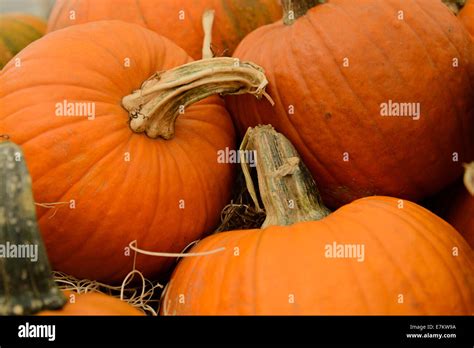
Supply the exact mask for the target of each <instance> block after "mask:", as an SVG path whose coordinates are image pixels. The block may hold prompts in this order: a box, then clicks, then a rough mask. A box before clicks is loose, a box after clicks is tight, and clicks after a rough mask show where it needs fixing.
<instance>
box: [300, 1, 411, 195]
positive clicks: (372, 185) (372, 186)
mask: <svg viewBox="0 0 474 348" xmlns="http://www.w3.org/2000/svg"><path fill="white" fill-rule="evenodd" d="M333 5H334V4H333ZM333 8H337V6H333ZM344 13H345V12H344ZM346 15H347V16H348V14H346ZM303 18H304V17H303ZM306 18H307V20H308V22H309V23H310V24H311V27H312V28H313V31H314V32H315V33H316V35H317V36H318V37H319V39H320V40H319V42H321V43H322V45H323V46H324V48H325V51H326V52H327V53H328V56H330V57H331V58H332V60H333V61H334V64H335V66H336V67H337V69H336V71H337V72H338V75H340V76H341V78H342V79H341V81H344V83H345V85H346V87H347V90H348V91H350V93H351V94H352V95H353V97H354V100H356V101H357V102H358V104H359V105H360V106H361V108H362V109H364V110H365V113H366V114H368V115H370V114H371V113H370V110H369V108H368V106H367V105H366V103H365V102H363V100H362V98H361V97H360V96H359V94H358V93H356V91H355V90H354V87H353V83H352V82H350V81H349V79H348V78H347V76H346V75H345V74H344V72H343V71H342V70H341V67H340V65H339V64H337V63H336V62H337V60H336V58H335V57H334V54H333V51H332V50H331V48H330V45H328V44H327V42H326V39H325V38H324V35H322V34H321V31H320V29H319V28H318V27H317V25H316V24H315V23H314V21H313V19H312V17H310V16H306ZM359 32H360V33H361V35H363V36H364V37H365V38H367V41H368V42H370V43H372V45H374V46H376V45H375V43H374V42H373V41H372V40H371V39H370V38H368V37H367V36H368V35H367V34H366V33H362V31H359ZM378 50H379V51H381V49H380V48H378ZM383 55H385V54H384V53H383ZM392 65H393V64H392ZM367 120H370V123H371V125H372V128H375V129H376V130H377V131H378V132H374V133H375V134H378V135H379V137H380V139H381V140H382V143H383V144H385V148H386V149H387V150H388V152H389V153H391V156H392V158H394V159H397V158H398V156H396V152H395V150H394V149H393V146H389V144H387V142H386V139H388V137H387V136H386V135H384V134H382V133H383V132H382V130H381V129H380V127H379V126H378V125H377V123H376V122H375V121H374V120H373V119H371V118H367ZM358 122H359V124H363V123H362V122H361V121H360V118H358ZM311 152H313V151H311ZM351 165H352V166H354V167H356V168H357V170H358V171H359V172H360V173H365V175H363V177H364V178H366V179H365V180H367V182H368V183H369V185H370V188H369V190H371V192H373V193H377V192H380V187H378V185H376V184H375V182H374V181H373V180H372V176H371V175H368V174H369V173H367V172H366V171H365V170H363V169H362V166H358V165H355V164H354V162H353V163H352V164H351ZM392 168H393V169H394V170H397V167H396V166H395V165H393V166H392ZM393 169H392V170H393ZM338 177H339V175H332V178H333V179H335V178H338ZM400 177H401V178H404V176H403V175H401V176H400ZM403 180H404V181H405V184H404V186H405V187H406V186H407V184H406V179H403ZM337 182H339V183H342V182H341V181H340V180H339V179H337ZM342 186H344V185H342ZM349 194H350V195H351V196H353V194H354V192H353V190H351V192H350V193H349Z"/></svg>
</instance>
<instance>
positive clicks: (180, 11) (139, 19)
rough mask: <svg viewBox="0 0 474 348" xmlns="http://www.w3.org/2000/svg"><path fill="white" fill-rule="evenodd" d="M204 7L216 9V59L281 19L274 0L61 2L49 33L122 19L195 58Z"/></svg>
mask: <svg viewBox="0 0 474 348" xmlns="http://www.w3.org/2000/svg"><path fill="white" fill-rule="evenodd" d="M207 9H213V10H215V24H214V29H213V38H212V42H213V47H214V50H215V53H216V54H217V55H223V54H224V55H227V56H229V55H232V52H233V51H234V49H235V47H237V45H238V43H239V42H240V41H241V40H242V39H243V38H244V36H245V35H246V34H248V33H250V32H251V31H252V30H254V29H255V28H257V27H259V26H262V25H265V24H269V23H272V22H274V21H276V20H277V19H279V18H280V17H281V7H280V5H279V3H278V0H199V1H189V0H120V1H117V0H100V1H97V0H78V1H77V0H59V1H57V2H56V5H55V7H54V8H53V11H52V13H51V16H50V20H49V23H48V31H52V30H57V29H61V28H64V27H67V26H70V25H73V24H80V23H86V22H90V21H96V20H105V19H120V20H124V21H128V22H132V23H136V24H139V25H142V26H145V27H146V28H148V29H151V30H153V31H155V32H157V33H158V34H161V35H163V36H165V37H167V38H169V39H171V40H172V41H174V42H175V43H177V44H178V45H179V46H181V47H182V48H184V49H185V51H186V52H188V53H189V55H190V56H191V57H193V58H194V59H199V58H201V43H202V39H203V32H202V29H201V17H202V15H203V12H204V11H205V10H207ZM71 15H72V16H73V17H71Z"/></svg>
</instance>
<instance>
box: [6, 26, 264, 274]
mask: <svg viewBox="0 0 474 348" xmlns="http://www.w3.org/2000/svg"><path fill="white" fill-rule="evenodd" d="M111 33H113V35H111ZM117 38H120V40H119V42H118V41H117ZM20 56H21V61H22V65H21V68H16V67H15V66H14V65H13V64H8V65H7V66H5V69H4V70H3V71H2V72H1V75H0V86H1V90H0V129H1V132H2V133H6V134H8V135H9V136H10V138H11V139H12V140H13V141H15V142H16V143H18V144H20V145H21V146H22V147H23V149H24V152H25V155H26V158H27V160H28V161H29V166H30V171H31V175H32V178H33V190H34V195H35V199H36V202H38V203H52V204H49V205H46V207H48V206H49V207H53V206H54V207H55V209H53V211H51V210H48V209H45V208H44V207H41V206H40V207H39V208H38V217H39V223H40V226H41V230H42V232H43V234H44V240H45V244H46V247H47V249H48V253H49V255H50V260H51V263H52V265H53V267H54V268H55V269H56V270H59V271H62V272H65V273H67V274H71V275H74V276H75V277H77V278H80V279H82V278H88V279H96V280H101V281H104V282H115V281H119V280H120V279H122V278H123V277H124V276H125V275H126V274H127V273H128V272H129V271H130V270H131V268H132V265H133V259H134V257H133V256H134V255H133V252H130V250H129V249H128V244H129V243H130V242H132V241H134V240H136V241H137V245H138V247H140V248H144V249H151V250H159V251H163V252H178V251H180V250H182V248H184V247H185V246H186V245H187V244H188V243H190V242H191V241H193V240H195V239H197V238H199V237H201V236H202V235H203V234H205V233H207V232H210V231H211V230H212V229H213V228H214V227H215V225H216V224H217V222H218V221H219V217H220V211H221V209H222V207H223V206H224V205H225V204H227V202H228V201H229V196H230V189H231V185H232V180H233V169H232V165H231V164H229V163H218V161H217V151H219V150H224V149H226V148H230V149H232V148H233V147H234V130H233V126H232V122H231V119H230V117H229V115H228V113H227V111H226V109H225V107H224V102H223V101H222V99H220V98H219V97H210V98H208V99H205V100H203V101H201V102H199V103H196V104H195V105H192V106H189V108H188V107H186V108H184V107H185V106H187V105H188V104H189V103H190V102H195V101H198V100H200V99H202V98H204V97H206V96H208V95H210V94H213V93H222V92H224V90H222V89H219V88H218V87H219V83H223V84H225V85H226V86H229V85H230V87H231V88H232V90H233V91H235V92H237V93H240V92H241V91H242V90H245V88H243V87H242V83H243V81H245V77H244V78H241V77H240V76H237V75H235V74H236V71H237V70H239V69H243V70H245V73H246V76H250V75H251V74H249V71H250V73H251V72H252V71H251V69H250V68H246V67H245V66H243V65H244V64H242V66H243V67H241V68H238V67H236V66H232V69H233V72H231V73H229V76H231V75H232V74H234V75H235V76H231V78H235V79H236V80H237V81H238V82H237V83H236V84H229V78H227V79H220V80H219V81H220V82H219V83H214V84H212V88H207V86H206V85H204V86H203V85H202V84H200V80H199V78H196V77H195V75H192V74H198V75H199V76H200V77H203V76H204V77H206V73H208V74H209V75H211V77H210V78H209V79H210V81H211V82H212V78H213V76H218V75H215V74H216V72H215V71H214V68H220V66H219V65H218V64H219V63H218V62H221V61H223V60H224V61H225V64H227V60H229V62H228V63H229V64H232V62H233V59H232V58H220V59H217V60H216V62H215V63H214V60H207V61H206V60H203V61H199V62H197V63H198V65H199V66H201V65H202V64H204V68H205V69H206V71H201V70H202V69H201V68H200V67H199V66H198V67H196V66H195V64H194V63H189V64H187V65H184V66H183V67H179V68H176V69H177V70H173V69H172V70H169V71H166V70H168V69H171V68H174V67H176V66H178V65H180V64H184V63H187V62H189V61H190V60H191V59H190V58H189V57H188V55H187V54H186V53H185V52H184V51H183V50H182V49H181V48H179V47H178V46H176V45H175V44H174V43H172V42H171V41H169V40H168V39H166V38H163V37H161V36H159V35H157V34H156V33H154V32H152V31H150V30H148V29H145V28H142V27H140V26H138V25H135V24H129V23H125V22H121V21H100V22H94V23H88V24H83V25H78V26H72V27H70V28H66V29H64V30H60V31H57V32H53V33H50V34H48V35H46V36H45V37H43V38H42V39H40V40H38V41H37V42H35V43H34V44H32V45H30V46H29V47H28V48H26V49H25V50H23V51H22V52H21V54H20ZM186 69H187V70H186ZM200 69H201V70H200ZM252 69H253V68H252ZM189 70H191V74H189V73H188V71H189ZM254 70H255V71H257V70H256V69H254ZM163 71H166V72H165V73H163ZM157 72H162V73H157ZM259 74H260V75H262V76H263V74H261V73H260V72H259ZM189 76H191V77H189ZM263 77H264V76H263ZM182 79H185V81H184V82H180V81H181V80H182ZM187 79H192V80H193V83H192V84H191V83H189V81H188V80H187ZM209 79H208V80H209ZM208 80H206V81H208ZM144 81H145V82H144ZM169 81H171V82H170V83H168V82H169ZM143 82H144V83H143ZM160 83H161V84H162V86H160V85H159V84H160ZM256 83H257V84H259V83H261V81H256ZM163 85H164V86H163ZM153 86H156V87H157V89H158V90H157V91H151V90H149V89H148V88H149V87H151V88H154V87H153ZM140 87H142V89H140ZM143 88H144V89H143ZM133 91H135V92H134V93H133V94H132V95H130V96H129V94H130V93H132V92H133ZM125 97H126V98H125ZM122 99H123V100H122ZM122 105H123V106H122ZM149 106H150V108H149ZM141 107H143V110H140V108H141ZM87 108H89V110H88V111H91V110H92V108H95V110H94V113H92V112H91V113H89V112H88V111H84V110H86V109H87ZM145 109H146V110H145ZM155 109H156V110H155ZM127 111H130V114H129V112H127ZM155 111H156V113H155ZM92 114H94V115H93V116H91V115H92ZM178 115H180V117H179V119H178V120H177V122H176V128H175V126H174V122H175V118H176V117H177V116H178ZM72 116H74V117H72ZM78 116H82V117H78ZM85 116H87V117H85ZM129 118H130V120H129ZM131 129H133V131H132V130H131ZM141 132H146V133H147V135H148V137H147V136H145V135H144V134H140V133H141ZM151 137H153V138H157V139H151ZM43 206H45V205H43ZM172 262H173V261H171V260H170V259H166V258H148V257H146V256H138V257H137V268H138V269H139V270H141V271H142V272H143V273H144V274H145V275H146V276H149V277H152V276H157V275H159V274H161V273H162V272H164V271H165V270H166V269H167V266H169V265H170V264H171V263H172Z"/></svg>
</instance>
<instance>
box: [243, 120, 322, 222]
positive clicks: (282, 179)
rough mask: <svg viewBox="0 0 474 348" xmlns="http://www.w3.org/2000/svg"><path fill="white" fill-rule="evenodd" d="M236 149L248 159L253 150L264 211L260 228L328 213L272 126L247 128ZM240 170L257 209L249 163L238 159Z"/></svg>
mask: <svg viewBox="0 0 474 348" xmlns="http://www.w3.org/2000/svg"><path fill="white" fill-rule="evenodd" d="M240 150H241V151H240V153H241V154H245V155H246V158H252V156H251V155H250V153H249V151H253V154H254V156H253V158H254V159H256V161H255V167H256V169H257V177H258V189H259V193H260V197H261V200H262V203H263V205H264V207H265V211H266V214H267V217H266V219H265V221H264V223H263V225H262V228H263V227H266V226H270V225H292V224H294V223H296V222H301V221H312V220H320V219H323V218H324V217H326V216H328V215H329V214H330V210H329V209H328V208H326V207H325V206H324V204H323V202H322V200H321V196H320V195H319V192H318V188H317V187H316V183H315V182H314V180H313V178H312V177H311V174H310V173H309V170H308V168H306V166H305V164H304V163H303V161H302V160H301V158H300V157H299V155H298V152H297V151H296V150H295V148H294V147H293V145H292V144H291V142H290V141H289V140H288V139H287V138H286V137H285V136H284V135H283V134H281V133H278V132H276V131H275V130H274V129H273V127H272V126H270V125H266V126H258V127H255V128H249V129H248V130H247V133H246V134H245V137H244V140H243V141H242V145H241V147H240ZM242 151H245V152H242ZM247 162H248V161H247ZM242 170H243V172H244V176H245V181H246V184H247V188H248V190H249V192H250V195H251V197H252V199H253V201H254V203H255V205H256V207H257V208H260V205H259V202H258V199H257V194H256V190H255V187H254V184H253V181H252V178H251V175H250V170H249V163H244V161H242Z"/></svg>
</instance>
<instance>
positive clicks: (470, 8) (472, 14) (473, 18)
mask: <svg viewBox="0 0 474 348" xmlns="http://www.w3.org/2000/svg"><path fill="white" fill-rule="evenodd" d="M459 19H460V20H461V22H462V23H463V24H464V26H465V27H466V28H467V30H468V31H469V32H470V33H471V35H472V36H474V1H473V0H467V2H466V3H465V4H464V7H463V8H462V10H461V12H459Z"/></svg>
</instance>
